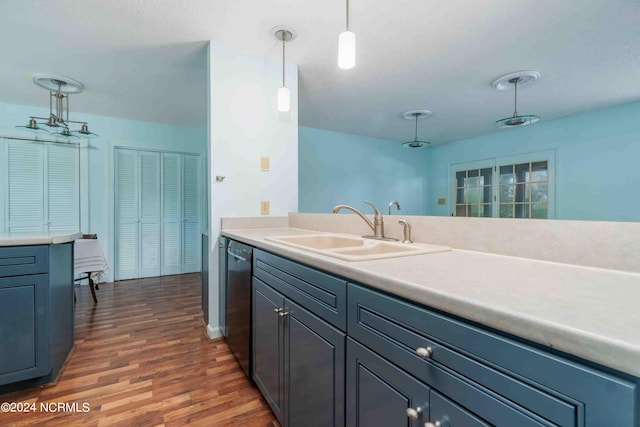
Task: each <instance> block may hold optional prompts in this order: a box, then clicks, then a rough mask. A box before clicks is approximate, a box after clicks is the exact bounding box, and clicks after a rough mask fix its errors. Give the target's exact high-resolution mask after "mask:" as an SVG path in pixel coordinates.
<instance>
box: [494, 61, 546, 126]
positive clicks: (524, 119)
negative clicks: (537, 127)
mask: <svg viewBox="0 0 640 427" xmlns="http://www.w3.org/2000/svg"><path fill="white" fill-rule="evenodd" d="M539 78H540V73H538V72H537V71H518V72H516V73H511V74H507V75H505V76H502V77H500V78H498V79H496V80H495V81H494V82H493V87H494V88H495V89H496V90H508V89H511V88H512V87H513V94H514V95H513V96H514V101H513V115H512V116H511V117H505V118H504V119H500V120H497V121H496V122H494V124H493V125H494V126H496V127H499V128H514V127H521V126H527V125H531V124H534V123H536V122H537V121H539V120H540V117H539V116H536V115H524V116H521V115H519V114H518V86H519V87H523V86H526V85H529V84H531V83H534V82H536V81H537V80H538V79H539Z"/></svg>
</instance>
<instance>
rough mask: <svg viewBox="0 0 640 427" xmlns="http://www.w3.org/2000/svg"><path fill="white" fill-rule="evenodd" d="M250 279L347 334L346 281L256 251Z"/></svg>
mask: <svg viewBox="0 0 640 427" xmlns="http://www.w3.org/2000/svg"><path fill="white" fill-rule="evenodd" d="M253 275H254V276H255V277H257V278H259V279H260V280H262V281H263V282H265V283H267V284H269V285H270V286H272V287H273V288H274V289H276V290H277V291H279V292H281V293H282V294H284V295H285V296H286V297H288V298H290V299H291V300H293V301H295V302H297V303H298V304H300V305H302V306H303V307H304V308H306V309H307V310H309V311H310V312H312V313H313V314H315V315H317V316H318V317H320V318H322V319H324V320H326V321H327V322H329V323H331V324H332V325H333V326H335V327H337V328H339V329H341V330H343V331H344V330H346V327H347V283H346V281H344V280H342V279H339V278H337V277H334V276H332V275H330V274H327V273H323V272H321V271H318V270H315V269H313V268H310V267H307V266H304V265H302V264H298V263H296V262H293V261H289V260H287V259H284V258H281V257H279V256H277V255H273V254H270V253H267V252H263V251H261V250H257V249H256V250H254V252H253Z"/></svg>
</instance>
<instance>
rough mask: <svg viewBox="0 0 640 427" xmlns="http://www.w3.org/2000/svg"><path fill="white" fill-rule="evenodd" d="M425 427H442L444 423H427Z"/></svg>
mask: <svg viewBox="0 0 640 427" xmlns="http://www.w3.org/2000/svg"><path fill="white" fill-rule="evenodd" d="M424 427H442V423H441V422H440V421H436V422H435V423H432V422H428V423H425V425H424Z"/></svg>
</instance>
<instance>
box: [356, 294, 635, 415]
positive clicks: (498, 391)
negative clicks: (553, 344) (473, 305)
mask: <svg viewBox="0 0 640 427" xmlns="http://www.w3.org/2000/svg"><path fill="white" fill-rule="evenodd" d="M348 292H349V308H348V311H349V313H348V319H349V323H348V334H349V336H353V337H355V338H356V339H358V340H359V341H360V342H362V343H363V344H365V345H366V346H367V347H369V348H371V349H373V350H374V351H376V352H378V353H379V354H381V355H383V356H385V357H387V358H388V359H389V360H391V361H392V362H393V363H395V364H397V365H398V366H401V367H402V368H404V369H405V370H407V371H409V372H411V373H412V374H413V375H415V376H416V377H418V378H420V379H422V380H423V381H425V382H426V383H427V384H430V385H432V386H433V387H434V388H436V389H437V388H438V387H436V386H435V385H434V384H433V381H434V373H435V372H437V369H436V368H442V369H443V370H445V371H447V372H452V373H456V375H457V376H459V377H461V378H466V379H470V380H472V381H474V383H475V384H478V385H479V386H478V388H480V389H482V390H483V392H485V393H487V394H490V395H495V396H497V397H498V398H499V399H502V400H503V401H506V400H508V401H510V402H513V403H508V404H509V405H512V406H514V407H517V408H518V409H519V410H522V411H523V412H525V413H528V414H529V415H531V416H532V417H533V418H535V419H537V420H538V421H539V422H541V423H542V424H543V425H546V423H547V422H551V423H553V424H555V425H560V426H576V425H584V423H586V424H587V425H591V424H593V425H598V423H600V425H613V424H615V425H619V426H633V425H634V424H633V423H634V421H633V420H634V419H635V417H636V416H637V414H636V411H637V410H638V409H637V408H635V403H634V400H635V399H636V393H637V390H636V389H635V386H634V384H633V383H631V382H629V381H625V380H622V379H620V378H616V377H614V376H611V375H607V374H605V373H603V372H598V371H595V370H593V369H590V368H587V367H584V366H582V365H579V364H577V363H574V362H571V361H568V360H565V359H562V358H560V357H557V356H554V355H550V354H547V353H545V352H542V351H541V350H538V349H534V348H532V347H528V346H526V345H524V344H522V343H519V342H516V341H513V340H511V339H508V338H505V337H501V336H499V335H497V334H493V333H490V332H487V331H484V330H482V329H479V328H477V327H475V326H471V325H468V324H466V323H463V322H460V321H458V320H455V319H451V318H449V317H447V316H444V315H441V314H438V313H435V312H433V311H430V310H428V309H426V308H424V307H421V306H418V305H416V304H412V303H407V302H404V301H401V300H400V299H398V298H395V297H391V296H388V295H385V294H382V293H380V292H377V291H373V290H371V289H368V288H365V287H362V286H358V285H354V284H349V290H348ZM418 348H424V349H426V348H430V350H431V354H430V356H429V357H428V358H426V359H423V358H421V357H420V356H418V354H417V352H416V350H417V349H418ZM423 356H424V354H423ZM586 406H589V409H586ZM469 409H471V408H469ZM474 412H476V413H477V414H478V415H481V416H482V417H483V418H484V419H486V420H487V421H490V422H492V423H494V422H493V421H492V420H491V419H490V418H488V417H486V416H483V415H482V414H480V413H479V412H477V411H474ZM614 418H615V420H614ZM612 422H613V424H611V423H612ZM494 424H495V423H494Z"/></svg>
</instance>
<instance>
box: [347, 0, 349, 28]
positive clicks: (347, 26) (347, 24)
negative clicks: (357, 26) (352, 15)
mask: <svg viewBox="0 0 640 427" xmlns="http://www.w3.org/2000/svg"><path fill="white" fill-rule="evenodd" d="M347 31H349V0H347Z"/></svg>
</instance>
